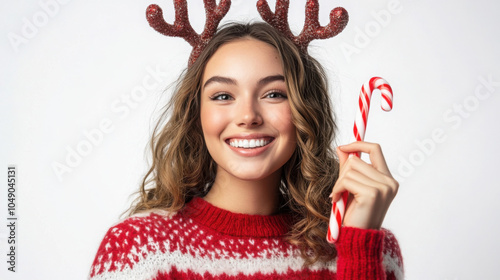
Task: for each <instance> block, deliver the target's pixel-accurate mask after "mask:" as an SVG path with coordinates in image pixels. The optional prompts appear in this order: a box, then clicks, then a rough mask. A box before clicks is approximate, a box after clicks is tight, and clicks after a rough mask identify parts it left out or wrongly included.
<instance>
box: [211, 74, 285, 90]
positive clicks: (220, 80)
mask: <svg viewBox="0 0 500 280" xmlns="http://www.w3.org/2000/svg"><path fill="white" fill-rule="evenodd" d="M274 81H283V82H284V81H285V77H284V76H283V75H279V74H278V75H271V76H267V77H264V78H262V79H260V80H259V82H258V83H257V84H258V85H259V86H263V85H265V84H268V83H271V82H274ZM211 83H222V84H228V85H237V84H238V83H237V82H236V80H235V79H232V78H228V77H222V76H213V77H211V78H210V79H208V80H207V81H206V82H205V84H204V85H203V88H205V87H207V85H209V84H211Z"/></svg>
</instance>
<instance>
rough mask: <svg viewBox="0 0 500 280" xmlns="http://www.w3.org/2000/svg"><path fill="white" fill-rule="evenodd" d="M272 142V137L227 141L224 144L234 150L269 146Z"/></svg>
mask: <svg viewBox="0 0 500 280" xmlns="http://www.w3.org/2000/svg"><path fill="white" fill-rule="evenodd" d="M273 140H274V138H272V137H266V138H257V139H228V140H226V142H227V143H228V144H229V145H230V146H231V147H235V148H243V149H255V148H260V147H264V146H267V145H269V143H271V142H272V141H273Z"/></svg>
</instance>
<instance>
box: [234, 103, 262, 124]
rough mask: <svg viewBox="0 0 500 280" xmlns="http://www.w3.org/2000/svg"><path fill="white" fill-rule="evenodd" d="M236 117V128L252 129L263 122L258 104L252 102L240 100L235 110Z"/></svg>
mask: <svg viewBox="0 0 500 280" xmlns="http://www.w3.org/2000/svg"><path fill="white" fill-rule="evenodd" d="M236 116H237V117H236V123H237V125H238V126H243V127H254V126H259V125H261V124H262V122H263V119H262V115H261V110H260V107H259V104H258V102H257V101H254V100H249V99H244V100H241V102H240V104H239V106H237V108H236Z"/></svg>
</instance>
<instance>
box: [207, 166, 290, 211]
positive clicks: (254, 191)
mask: <svg viewBox="0 0 500 280" xmlns="http://www.w3.org/2000/svg"><path fill="white" fill-rule="evenodd" d="M280 182H281V170H278V171H276V172H275V173H273V174H272V175H271V176H268V177H266V178H264V179H261V180H241V179H239V178H236V177H233V176H230V175H229V174H227V173H225V172H217V175H216V177H215V181H214V184H213V185H212V188H211V189H210V191H209V192H208V193H207V195H206V196H205V197H204V199H205V200H206V201H208V202H209V203H211V204H212V205H214V206H217V207H219V208H222V209H225V210H227V211H230V212H234V213H242V214H251V215H272V214H276V213H277V211H278V208H279V197H280V194H279V185H280Z"/></svg>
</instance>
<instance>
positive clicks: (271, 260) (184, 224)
mask: <svg viewBox="0 0 500 280" xmlns="http://www.w3.org/2000/svg"><path fill="white" fill-rule="evenodd" d="M190 205H191V206H192V207H190ZM200 206H201V207H200ZM187 209H191V210H192V211H191V212H190V211H181V212H179V213H174V214H169V213H167V212H164V211H155V212H151V213H145V214H141V215H134V216H132V217H130V218H128V219H126V220H124V221H123V222H121V223H118V224H117V225H115V226H113V227H111V228H110V229H109V230H108V232H107V234H106V236H105V237H104V239H103V241H102V242H101V245H100V247H99V250H98V252H97V255H96V257H95V260H94V263H93V265H92V268H91V272H90V279H158V280H159V279H238V280H242V279H335V278H336V276H338V275H337V271H336V270H337V258H336V259H335V260H334V261H331V262H328V263H320V262H318V263H316V264H315V265H313V266H311V267H309V268H307V269H306V268H303V263H304V261H303V259H302V258H301V257H300V251H299V250H298V248H296V247H294V246H293V245H291V244H289V243H288V242H286V241H285V240H284V239H283V238H282V236H283V234H284V233H286V231H287V227H285V226H279V227H276V228H275V229H274V230H272V231H270V232H269V231H259V228H260V227H262V225H265V223H263V224H260V223H259V222H256V224H255V225H254V227H252V228H251V229H250V228H249V229H248V232H250V233H252V234H251V235H250V236H249V235H248V234H247V231H245V230H243V231H235V230H233V229H232V228H231V227H229V228H227V227H228V226H229V225H226V224H225V223H222V224H220V225H217V224H216V223H214V222H211V221H210V218H213V217H212V216H214V215H215V216H216V217H217V221H220V220H222V221H228V222H229V221H232V222H234V223H236V224H238V222H239V219H240V218H241V219H246V220H245V223H248V219H247V218H248V217H247V216H250V215H241V214H233V213H230V212H227V211H221V210H220V209H218V208H216V207H214V206H211V205H210V204H208V203H207V202H205V201H203V200H202V199H194V200H193V201H192V202H191V203H190V204H188V207H187ZM193 209H194V210H193ZM200 209H201V210H203V211H198V210H200ZM205 210H206V211H205ZM193 213H194V214H193ZM190 214H193V215H190ZM208 214H210V216H208ZM227 215H229V216H227ZM260 217H262V219H264V217H265V216H253V217H252V219H253V220H251V221H253V222H255V221H256V220H255V218H257V219H258V220H257V221H260ZM276 224H278V225H279V223H276ZM212 225H213V226H214V227H216V228H217V229H223V231H226V232H225V233H221V231H220V230H214V228H210V226H212ZM217 226H219V227H217ZM356 232H357V234H359V230H358V231H356ZM235 233H238V234H237V235H235ZM377 234H378V236H379V237H380V236H382V238H383V237H384V236H385V244H386V245H389V246H384V249H383V250H380V251H379V252H378V253H377V252H375V254H374V256H372V258H373V259H374V260H375V262H374V263H375V264H377V262H378V264H379V266H380V267H381V268H382V272H383V271H384V269H383V268H384V267H385V273H384V274H387V275H388V276H389V277H388V278H387V279H403V274H402V273H403V271H402V259H401V255H400V253H399V247H398V245H397V241H396V240H395V238H394V236H393V235H392V234H391V233H390V232H388V231H384V232H382V231H380V232H379V231H377ZM346 236H347V235H346ZM339 241H340V240H339ZM391 242H395V243H391ZM394 246H396V247H394ZM393 247H394V248H396V249H397V250H392V249H391V248H393ZM390 249H391V250H390ZM348 250H350V249H348ZM378 254H379V255H380V258H379V260H378V259H377V255H378ZM339 257H341V256H339ZM346 259H348V258H346ZM347 263H349V262H347ZM344 264H345V262H344ZM343 267H345V265H344V266H343ZM346 275H347V274H346ZM349 275H350V274H349ZM337 279H340V278H337ZM358 279H367V278H358Z"/></svg>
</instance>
